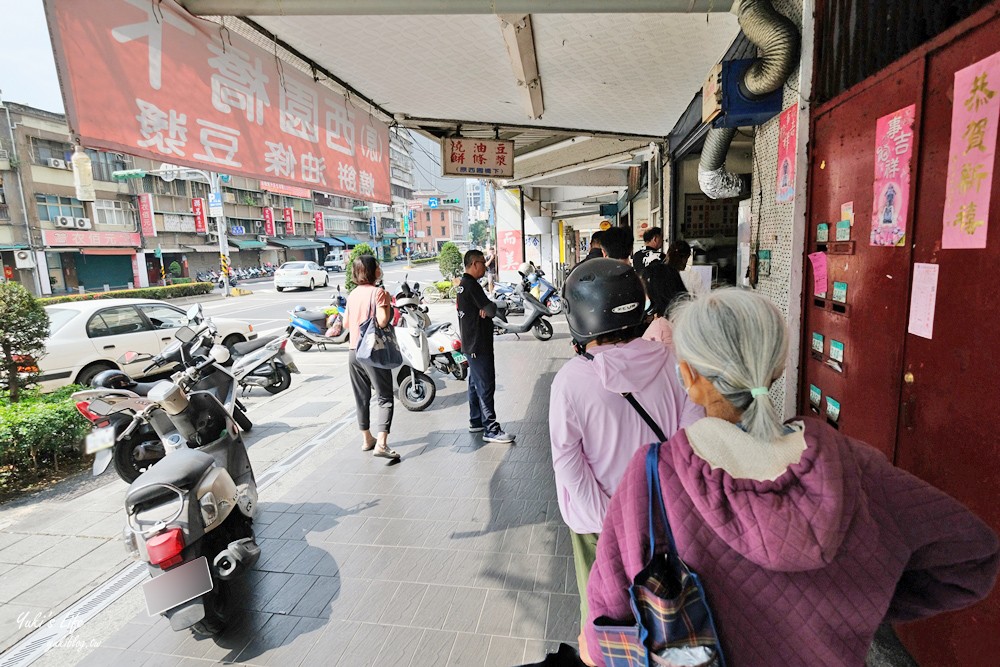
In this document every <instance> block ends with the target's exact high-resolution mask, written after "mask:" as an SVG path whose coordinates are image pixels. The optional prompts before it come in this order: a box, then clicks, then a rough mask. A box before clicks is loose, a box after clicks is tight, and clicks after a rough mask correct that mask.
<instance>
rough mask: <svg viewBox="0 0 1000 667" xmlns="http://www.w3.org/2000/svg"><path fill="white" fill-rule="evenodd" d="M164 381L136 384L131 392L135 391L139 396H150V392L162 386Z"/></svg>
mask: <svg viewBox="0 0 1000 667" xmlns="http://www.w3.org/2000/svg"><path fill="white" fill-rule="evenodd" d="M160 382H162V380H157V381H156V382H136V383H135V386H134V387H131V388H130V389H129V391H133V392H135V393H136V394H138V395H139V396H149V391H150V390H151V389H152V388H153V387H155V386H156V385H158V384H160Z"/></svg>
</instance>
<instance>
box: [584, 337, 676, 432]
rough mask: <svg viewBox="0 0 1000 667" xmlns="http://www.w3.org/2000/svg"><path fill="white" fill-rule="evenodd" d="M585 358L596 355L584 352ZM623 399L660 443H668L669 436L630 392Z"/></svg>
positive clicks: (591, 357)
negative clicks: (664, 433)
mask: <svg viewBox="0 0 1000 667" xmlns="http://www.w3.org/2000/svg"><path fill="white" fill-rule="evenodd" d="M583 356H584V357H586V358H587V359H588V360H589V361H593V360H594V355H592V354H591V353H590V352H584V353H583ZM622 397H624V398H625V400H626V401H628V403H629V405H631V406H632V407H633V408H634V409H635V411H636V412H638V413H639V416H640V417H642V421H644V422H646V425H647V426H649V428H651V429H653V433H654V434H656V437H657V438H659V439H660V442H666V441H667V436H665V435H663V430H662V429H660V427H659V425H657V423H656V422H655V421H653V418H652V417H650V416H649V413H648V412H646V408H644V407H642V405H640V404H639V401H638V400H636V398H635V396H633V395H632V394H631V393H630V392H623V393H622Z"/></svg>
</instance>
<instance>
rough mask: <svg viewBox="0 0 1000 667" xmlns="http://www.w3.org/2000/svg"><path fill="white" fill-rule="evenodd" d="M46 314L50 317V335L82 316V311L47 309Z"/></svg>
mask: <svg viewBox="0 0 1000 667" xmlns="http://www.w3.org/2000/svg"><path fill="white" fill-rule="evenodd" d="M45 312H46V314H48V316H49V335H52V334H54V333H55V332H57V331H59V330H60V329H62V328H63V327H64V326H66V324H67V323H68V322H69V321H70V320H72V319H73V318H74V317H76V316H77V315H79V314H80V311H77V310H71V309H69V308H46V309H45Z"/></svg>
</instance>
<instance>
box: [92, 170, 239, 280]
mask: <svg viewBox="0 0 1000 667" xmlns="http://www.w3.org/2000/svg"><path fill="white" fill-rule="evenodd" d="M179 172H187V173H189V174H191V173H193V174H197V175H199V176H201V177H202V178H204V179H205V181H207V182H208V187H209V192H210V193H211V195H212V197H211V199H212V200H218V201H220V202H221V201H222V197H221V195H220V191H219V175H218V174H217V173H215V172H214V171H205V170H204V169H195V168H193V167H181V168H178V167H160V168H159V169H122V170H120V171H113V172H111V178H112V179H114V180H116V181H120V182H124V181H128V180H132V179H137V178H145V177H146V176H161V177H162V176H164V175H167V174H169V175H171V176H176V175H177V174H178V173H179ZM171 180H172V179H171ZM211 208H212V207H211V201H210V202H209V213H211ZM209 217H214V218H215V224H216V228H217V229H218V230H219V268H220V269H221V273H222V289H223V293H224V294H225V295H226V296H227V297H228V296H232V294H231V291H230V289H229V243H228V241H227V240H226V218H225V215H217V216H212V215H209ZM161 264H162V260H161Z"/></svg>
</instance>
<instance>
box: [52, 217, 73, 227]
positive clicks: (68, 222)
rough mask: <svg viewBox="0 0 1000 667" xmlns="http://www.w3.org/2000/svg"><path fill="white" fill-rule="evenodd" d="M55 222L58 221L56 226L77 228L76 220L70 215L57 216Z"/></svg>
mask: <svg viewBox="0 0 1000 667" xmlns="http://www.w3.org/2000/svg"><path fill="white" fill-rule="evenodd" d="M54 222H55V223H56V227H61V228H63V229H76V220H74V219H73V218H71V217H69V216H68V215H60V216H57V217H56V219H55V220H54Z"/></svg>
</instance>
